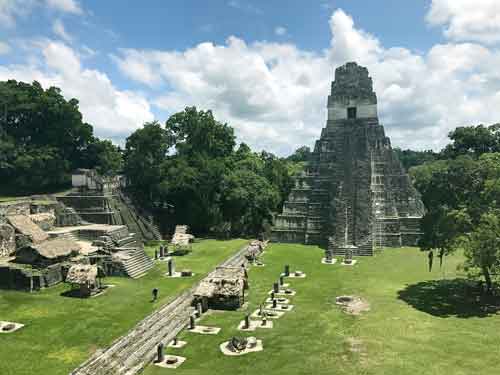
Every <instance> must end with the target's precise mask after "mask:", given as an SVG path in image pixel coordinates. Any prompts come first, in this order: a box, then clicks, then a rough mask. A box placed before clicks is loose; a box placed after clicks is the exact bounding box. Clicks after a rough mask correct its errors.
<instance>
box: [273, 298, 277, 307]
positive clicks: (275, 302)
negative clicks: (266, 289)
mask: <svg viewBox="0 0 500 375" xmlns="http://www.w3.org/2000/svg"><path fill="white" fill-rule="evenodd" d="M277 307H278V301H276V300H275V299H273V309H275V308H277Z"/></svg>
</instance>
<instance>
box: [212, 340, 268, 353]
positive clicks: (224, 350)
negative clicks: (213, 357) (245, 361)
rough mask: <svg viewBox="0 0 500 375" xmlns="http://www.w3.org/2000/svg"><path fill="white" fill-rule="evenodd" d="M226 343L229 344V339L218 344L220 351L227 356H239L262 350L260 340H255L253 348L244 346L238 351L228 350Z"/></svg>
mask: <svg viewBox="0 0 500 375" xmlns="http://www.w3.org/2000/svg"><path fill="white" fill-rule="evenodd" d="M228 345H229V341H226V342H223V343H222V344H220V346H219V347H220V351H221V352H222V353H223V354H224V355H228V356H240V355H245V354H248V353H255V352H260V351H262V350H264V346H263V345H262V340H257V344H256V345H255V346H254V347H253V348H245V349H244V350H242V351H239V352H233V351H232V350H230V349H229V348H228Z"/></svg>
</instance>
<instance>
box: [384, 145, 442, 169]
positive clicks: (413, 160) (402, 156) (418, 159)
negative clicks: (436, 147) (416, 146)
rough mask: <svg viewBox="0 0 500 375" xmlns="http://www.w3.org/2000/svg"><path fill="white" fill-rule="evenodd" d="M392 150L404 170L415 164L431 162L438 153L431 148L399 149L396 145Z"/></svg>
mask: <svg viewBox="0 0 500 375" xmlns="http://www.w3.org/2000/svg"><path fill="white" fill-rule="evenodd" d="M393 150H394V152H395V153H396V155H397V156H398V159H399V161H400V162H401V164H402V165H403V167H404V168H405V169H406V170H409V169H410V168H411V167H415V166H417V165H422V164H424V163H429V162H432V161H434V160H436V159H437V158H438V154H437V153H435V152H434V151H432V150H426V151H414V150H401V149H400V148H398V147H395V148H394V149H393Z"/></svg>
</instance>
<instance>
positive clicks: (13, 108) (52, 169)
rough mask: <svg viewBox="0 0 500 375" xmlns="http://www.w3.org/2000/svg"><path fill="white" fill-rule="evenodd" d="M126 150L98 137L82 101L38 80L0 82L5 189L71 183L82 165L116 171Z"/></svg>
mask: <svg viewBox="0 0 500 375" xmlns="http://www.w3.org/2000/svg"><path fill="white" fill-rule="evenodd" d="M120 159H121V155H120V151H119V150H118V148H116V146H114V145H113V144H111V142H109V141H100V140H98V139H97V138H96V137H94V135H93V129H92V126H91V125H90V124H88V123H85V122H83V120H82V115H81V113H80V111H79V108H78V100H76V99H70V100H66V99H65V98H64V97H63V95H62V93H61V90H60V89H58V88H56V87H50V88H48V89H46V90H44V89H43V87H42V86H41V85H40V84H39V83H38V82H36V81H35V82H33V83H32V84H28V83H24V82H17V81H14V80H9V81H4V82H0V179H1V180H2V181H3V183H2V187H1V190H2V191H7V192H14V193H33V192H42V191H44V190H45V189H50V188H54V187H60V186H63V185H65V184H67V183H68V182H69V172H70V171H71V170H72V169H74V168H78V167H99V166H101V167H102V170H103V171H104V170H105V171H107V173H116V172H117V171H118V170H119V169H120V164H121V161H120Z"/></svg>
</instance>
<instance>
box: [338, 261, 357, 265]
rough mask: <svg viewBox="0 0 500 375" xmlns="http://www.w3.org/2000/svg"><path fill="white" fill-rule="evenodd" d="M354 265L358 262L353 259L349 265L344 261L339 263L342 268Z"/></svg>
mask: <svg viewBox="0 0 500 375" xmlns="http://www.w3.org/2000/svg"><path fill="white" fill-rule="evenodd" d="M356 263H358V261H357V260H356V259H353V260H352V261H351V263H345V262H344V261H342V263H340V264H341V265H342V266H354V265H355V264H356Z"/></svg>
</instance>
